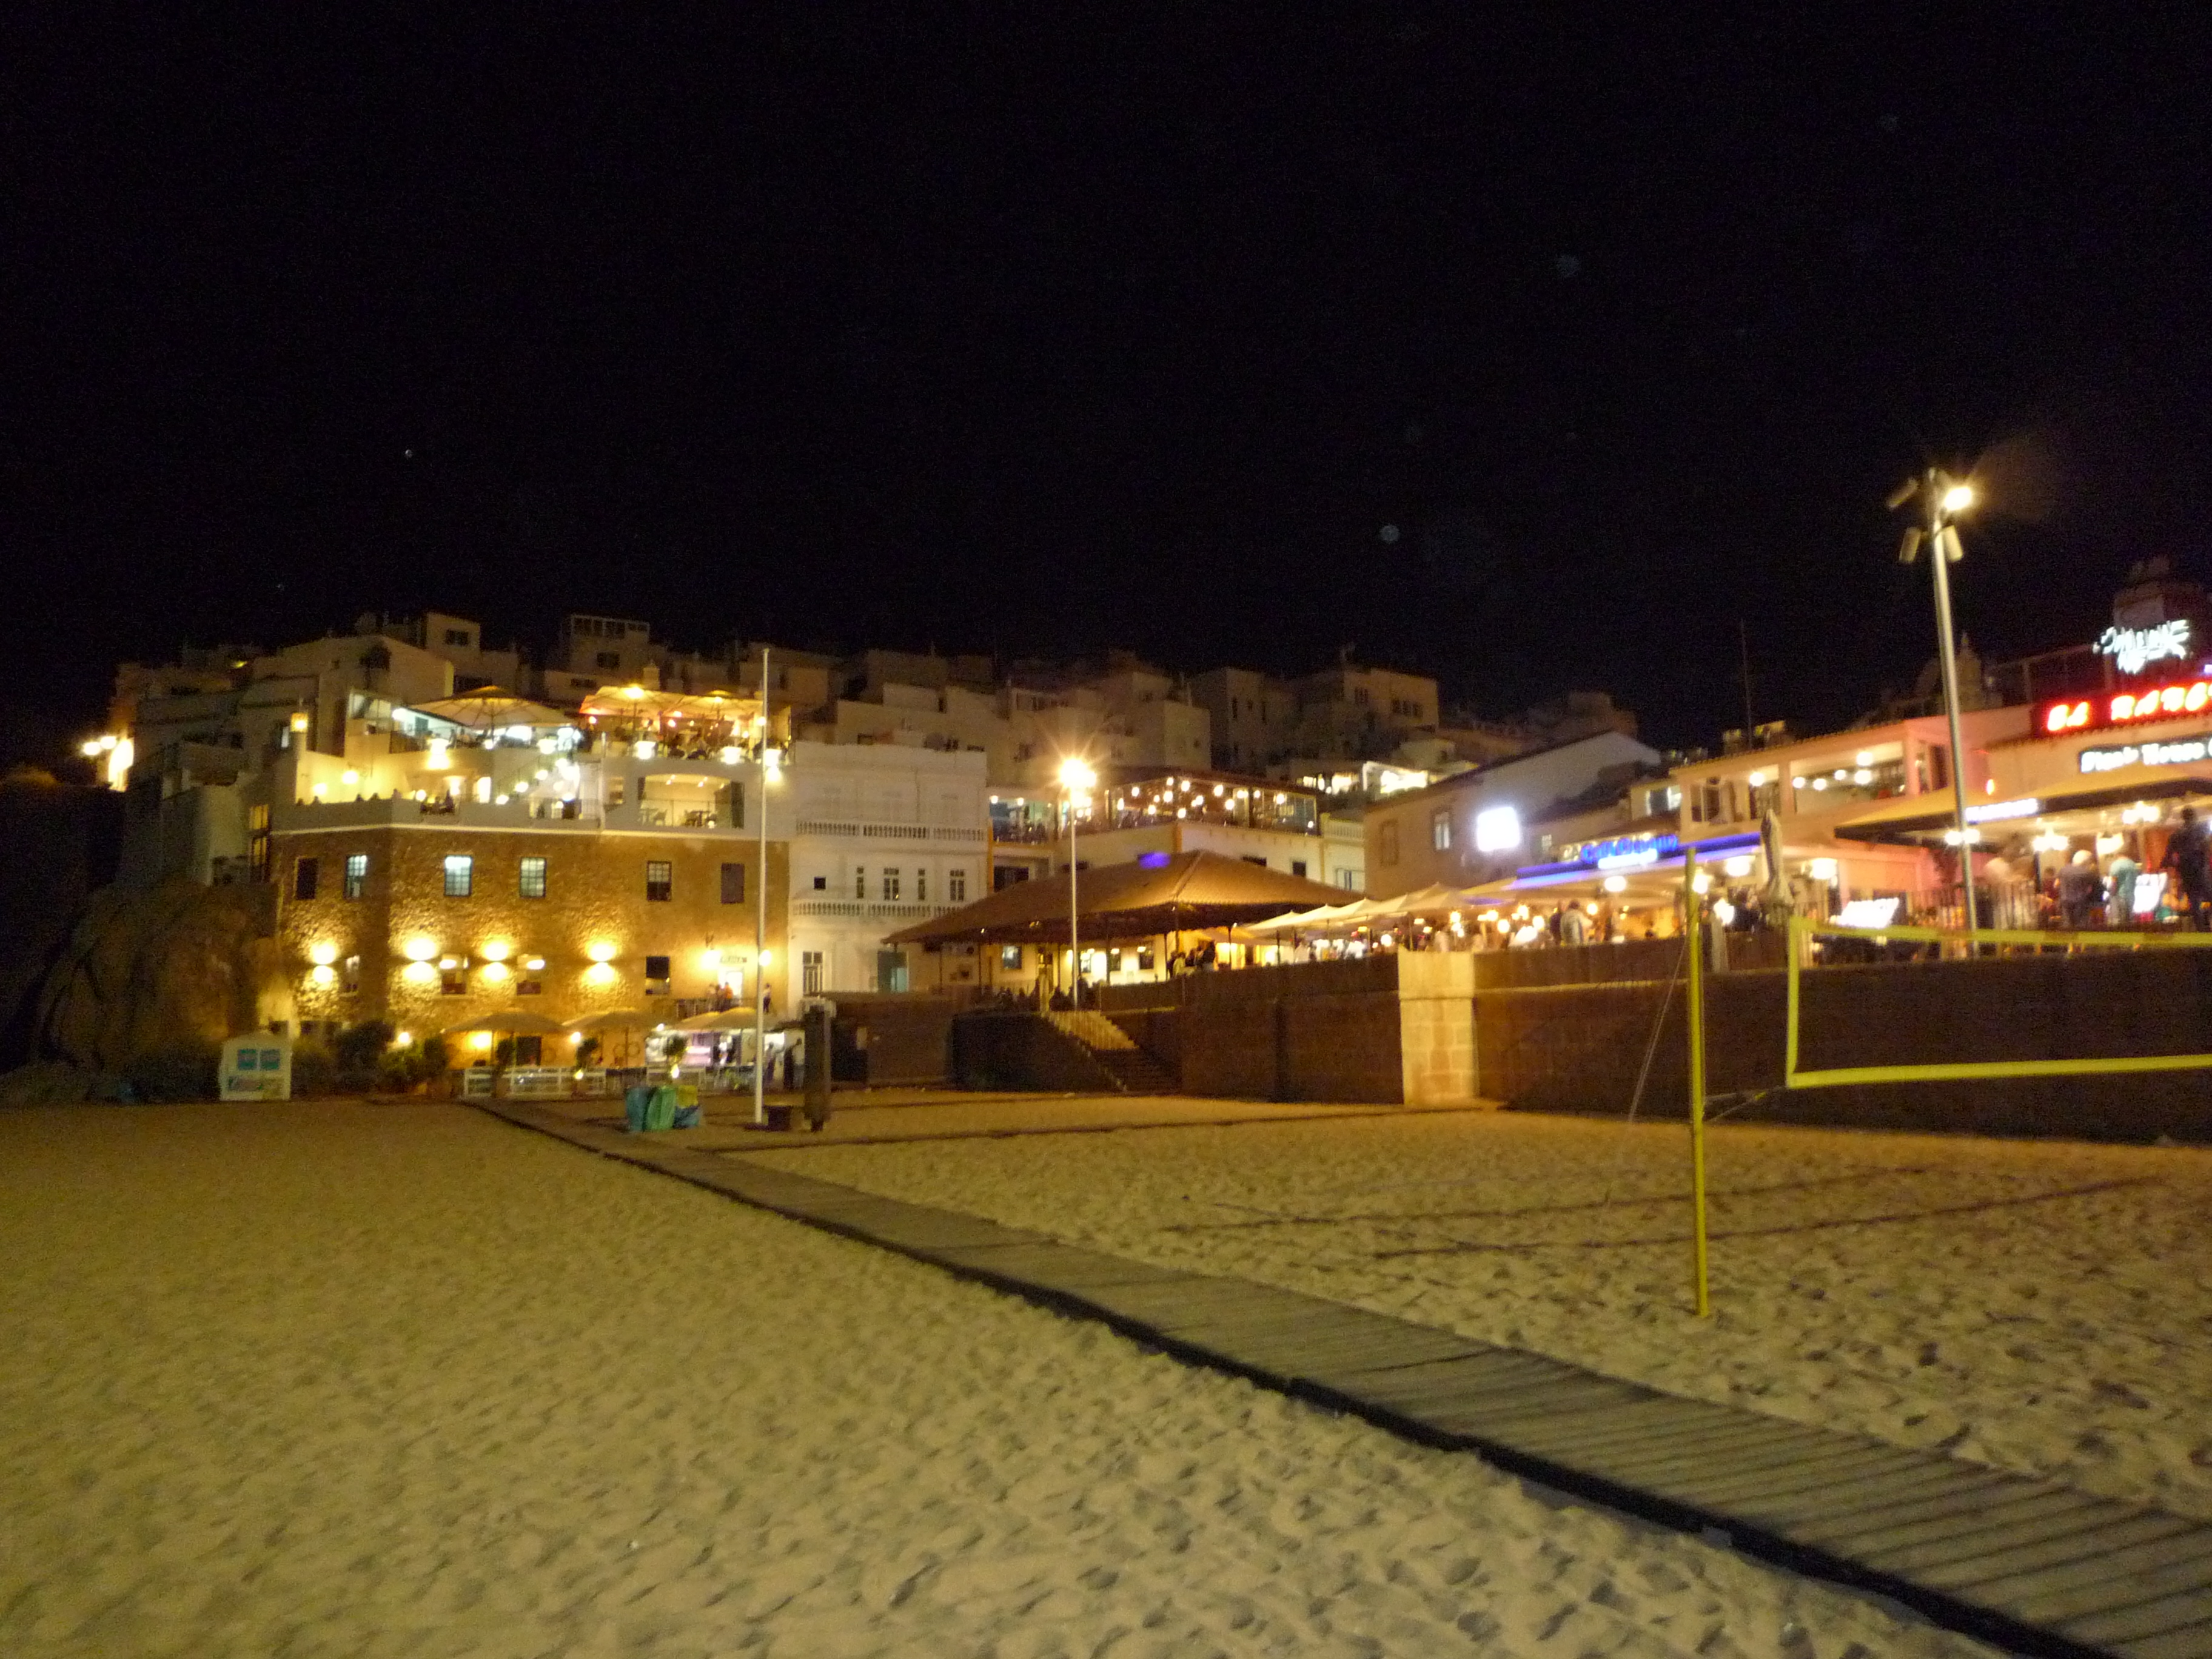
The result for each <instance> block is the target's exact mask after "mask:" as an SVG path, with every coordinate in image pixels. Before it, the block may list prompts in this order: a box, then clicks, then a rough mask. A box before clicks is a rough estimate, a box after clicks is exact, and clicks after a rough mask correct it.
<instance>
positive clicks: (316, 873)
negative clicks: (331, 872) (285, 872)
mask: <svg viewBox="0 0 2212 1659" xmlns="http://www.w3.org/2000/svg"><path fill="white" fill-rule="evenodd" d="M322 867H323V861H322V860H320V859H295V860H293V861H292V896H293V897H294V898H295V899H311V898H313V897H314V896H315V888H316V885H317V884H318V883H319V879H320V876H321V872H322Z"/></svg>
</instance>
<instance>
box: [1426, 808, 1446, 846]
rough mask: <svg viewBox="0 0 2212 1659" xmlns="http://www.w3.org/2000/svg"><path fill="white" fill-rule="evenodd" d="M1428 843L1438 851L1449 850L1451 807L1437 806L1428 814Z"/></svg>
mask: <svg viewBox="0 0 2212 1659" xmlns="http://www.w3.org/2000/svg"><path fill="white" fill-rule="evenodd" d="M1429 845H1430V846H1431V847H1433V848H1436V849H1437V852H1439V853H1449V852H1450V851H1451V809H1450V808H1449V807H1448V806H1439V807H1438V808H1437V810H1436V811H1433V812H1431V813H1430V814H1429Z"/></svg>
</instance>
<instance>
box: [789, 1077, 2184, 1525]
mask: <svg viewBox="0 0 2212 1659" xmlns="http://www.w3.org/2000/svg"><path fill="white" fill-rule="evenodd" d="M1079 1140H1080V1143H1081V1144H1079ZM1686 1147H1687V1131H1686V1129H1685V1128H1684V1127H1682V1126H1680V1125H1679V1124H1658V1125H1647V1126H1627V1125H1624V1124H1621V1123H1618V1122H1608V1121H1596V1120H1580V1119H1571V1118H1547V1117H1539V1116H1533V1115H1520V1114H1496V1115H1488V1114H1454V1115H1423V1116H1408V1117H1405V1118H1367V1119H1359V1120H1346V1121H1340V1122H1324V1123H1276V1124H1268V1125H1264V1126H1261V1125H1255V1126H1251V1127H1237V1128H1216V1129H1207V1128H1190V1129H1179V1130H1168V1129H1160V1130H1135V1131H1130V1132H1127V1133H1117V1134H1111V1135H1104V1136H1087V1137H1081V1138H1077V1137H1069V1138H1066V1139H1053V1138H1040V1139H1018V1140H1017V1139H988V1140H985V1139H978V1140H972V1141H946V1142H939V1143H933V1144H927V1145H918V1146H871V1147H849V1148H823V1149H822V1150H821V1151H818V1152H806V1153H798V1152H775V1153H770V1154H766V1155H763V1156H764V1161H766V1162H769V1163H783V1164H786V1165H787V1167H790V1168H793V1169H803V1170H805V1171H806V1172H808V1173H809V1174H811V1175H815V1176H822V1177H823V1178H825V1179H829V1180H835V1181H842V1182H849V1183H851V1184H853V1185H854V1186H860V1187H865V1188H869V1189H870V1190H872V1191H876V1192H880V1193H884V1194H889V1195H892V1196H896V1197H901V1198H907V1199H912V1200H916V1201H921V1202H927V1203H931V1204H940V1205H945V1206H951V1207H953V1208H957V1209H963V1210H968V1211H972V1212H975V1213H977V1214H981V1215H987V1216H989V1217H992V1218H994V1219H997V1220H1000V1221H1004V1222H1007V1223H1010V1224H1013V1225H1020V1226H1024V1227H1031V1228H1036V1229H1038V1230H1040V1231H1046V1232H1049V1233H1052V1234H1054V1235H1056V1236H1058V1237H1062V1238H1065V1239H1068V1240H1070V1241H1074V1242H1080V1243H1089V1244H1094V1245H1097V1246H1099V1247H1101V1248H1103V1249H1111V1250H1115V1251H1118V1252H1121V1253H1123V1254H1126V1255H1133V1256H1138V1257H1141V1258H1143V1259H1145V1260H1146V1261H1158V1262H1162V1263H1166V1264H1170V1265H1174V1266H1177V1267H1191V1268H1199V1269H1204V1270H1206V1271H1210V1272H1215V1273H1227V1274H1234V1275H1238V1276H1241V1277H1244V1278H1249V1279H1258V1280H1263V1281H1265V1282H1267V1283H1270V1284H1276V1285H1285V1286H1288V1287H1291V1288H1293V1289H1297V1290H1303V1291H1311V1292H1313V1293H1315V1294H1317V1295H1321V1296H1325V1297H1333V1298H1334V1299H1336V1300H1339V1301H1343V1302H1349V1303H1354V1304H1358V1305H1360V1306H1363V1307H1367V1308H1372V1309H1375V1310H1378V1311H1382V1312H1386V1313H1392V1314H1396V1315H1399V1316H1402V1317H1405V1318H1407V1319H1413V1320H1418V1321H1420V1322H1425V1323H1428V1324H1432V1325H1437V1326H1441V1327H1444V1328H1449V1329H1451V1330H1454V1331H1456V1332H1459V1333H1461V1334H1465V1335H1468V1336H1474V1337H1480V1338H1482V1339H1484V1340H1489V1341H1493V1342H1499V1343H1505V1344H1510V1345H1512V1346H1518V1347H1525V1348H1528V1349H1532V1350H1534V1351H1535V1352H1541V1353H1545V1354H1549V1355H1553V1356H1555V1357H1557V1358H1562V1359H1567V1360H1571V1361H1573V1362H1576V1363H1577V1364H1584V1365H1588V1366H1590V1367H1593V1368H1594V1369H1595V1370H1601V1371H1604V1372H1607V1373H1608V1374H1610V1375H1613V1376H1621V1377H1626V1378H1630V1379H1633V1380H1635V1381H1638V1382H1643V1383H1649V1384H1650V1385H1652V1386H1654V1387H1656V1388H1660V1389H1667V1390H1669V1391H1671V1392H1674V1393H1676V1394H1680V1395H1688V1396H1692V1397H1694V1398H1699V1399H1705V1400H1711V1401H1721V1402H1725V1403H1733V1404H1736V1405H1741V1406H1745V1407H1752V1408H1753V1409H1757V1410H1759V1411H1764V1412H1768V1413H1773V1414H1775V1415H1777V1416H1781V1417H1786V1418H1790V1419H1796V1420H1798V1421H1802V1422H1807V1423H1813V1424H1819V1425H1828V1426H1832V1427H1837V1428H1843V1429H1850V1430H1856V1431H1861V1432H1864V1433H1868V1434H1872V1435H1876V1436H1879V1437H1882V1438H1884V1439H1887V1440H1890V1441H1893V1442H1895V1443H1900V1444H1905V1445H1911V1446H1920V1447H1940V1448H1942V1449H1947V1450H1948V1451H1950V1452H1951V1453H1952V1454H1954V1455H1957V1456H1960V1457H1962V1458H1969V1459H1975V1460H1978V1461H1981V1462H1985V1463H1988V1464H1990V1465H1993V1466H1995V1467H1997V1468H2004V1469H2009V1470H2013V1471H2015V1472H2017V1473H2021V1474H2042V1475H2047V1476H2050V1477H2052V1478H2054V1479H2057V1480H2063V1481H2067V1482H2069V1483H2070V1484H2073V1485H2075V1486H2080V1487H2081V1488H2083V1489H2085V1490H2087V1491H2090V1492H2098V1493H2101V1494H2104V1495H2106V1496H2108V1497H2112V1498H2119V1499H2122V1500H2124V1501H2128V1502H2134V1503H2142V1504H2154V1505H2158V1506H2160V1507H2163V1508H2166V1509H2169V1510H2174V1511H2176V1512H2177V1513H2180V1514H2185V1515H2191V1516H2197V1517H2198V1518H2200V1519H2206V1520H2212V1152H2206V1151H2204V1150H2202V1149H2191V1148H2179V1147H2173V1148H2169V1147H2126V1146H2089V1145H2087V1144H2081V1143H2059V1142H2025V1141H1991V1140H1978V1139H1967V1138H1964V1137H1939V1136H1914V1135H1893V1134H1860V1133H1844V1132H1836V1131H1823V1130H1807V1129H1778V1128H1761V1127H1741V1126H1736V1125H1729V1124H1723V1125H1720V1126H1718V1127H1716V1128H1715V1129H1714V1130H1713V1132H1712V1133H1711V1188H1712V1191H1713V1194H1714V1199H1713V1203H1712V1207H1711V1217H1712V1221H1711V1225H1712V1239H1713V1243H1712V1285H1713V1297H1714V1308H1715V1315H1714V1317H1713V1318H1712V1319H1711V1321H1709V1322H1708V1321H1700V1320H1698V1319H1696V1318H1694V1317H1692V1314H1691V1311H1690V1300H1689V1243H1688V1240H1689V1215H1688V1207H1687V1204H1686V1194H1687V1192H1688V1190H1689V1170H1688V1165H1687V1152H1686Z"/></svg>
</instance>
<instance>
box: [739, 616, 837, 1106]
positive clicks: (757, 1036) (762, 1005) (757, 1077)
mask: <svg viewBox="0 0 2212 1659" xmlns="http://www.w3.org/2000/svg"><path fill="white" fill-rule="evenodd" d="M768 655H769V647H767V646H765V645H763V647H761V684H760V693H761V707H760V723H761V737H760V751H759V760H760V763H759V766H758V767H757V772H758V774H759V776H760V860H759V867H758V868H757V870H756V871H755V872H754V876H753V1127H755V1128H761V1127H765V1126H766V1124H767V1122H768V774H769V753H770V750H769V744H770V743H771V742H772V741H773V740H774V739H775V731H774V730H773V728H771V727H770V726H769V720H768ZM806 1060H807V1063H808V1064H809V1065H812V1064H814V1062H815V1056H813V1055H812V1054H809V1055H807V1057H806ZM823 1063H824V1064H827V1063H828V1057H827V1056H826V1055H825V1056H823Z"/></svg>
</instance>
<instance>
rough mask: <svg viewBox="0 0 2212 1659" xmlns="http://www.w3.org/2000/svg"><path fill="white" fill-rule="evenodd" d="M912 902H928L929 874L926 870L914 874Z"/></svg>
mask: <svg viewBox="0 0 2212 1659" xmlns="http://www.w3.org/2000/svg"><path fill="white" fill-rule="evenodd" d="M914 902H915V903H916V904H927V903H928V902H929V872H928V871H927V870H917V871H915V872H914Z"/></svg>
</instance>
